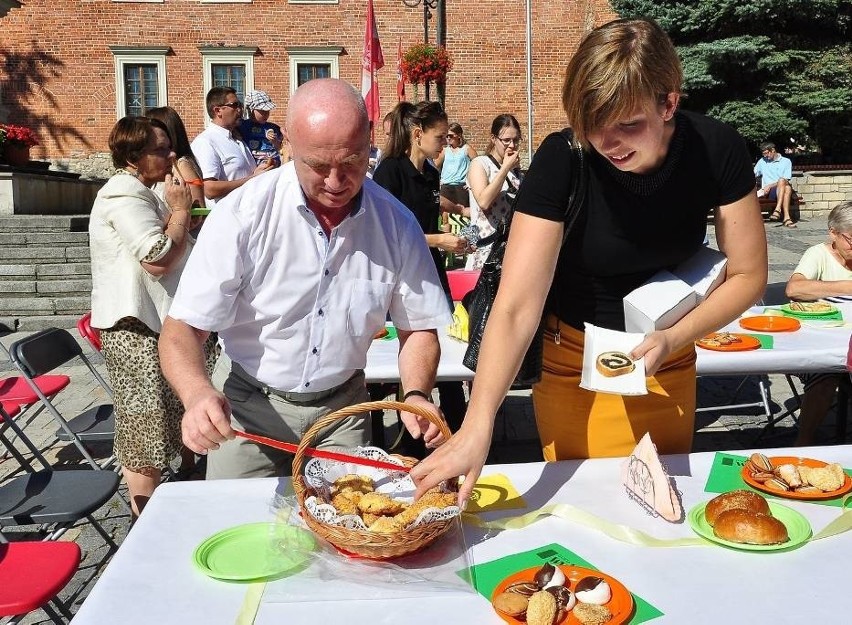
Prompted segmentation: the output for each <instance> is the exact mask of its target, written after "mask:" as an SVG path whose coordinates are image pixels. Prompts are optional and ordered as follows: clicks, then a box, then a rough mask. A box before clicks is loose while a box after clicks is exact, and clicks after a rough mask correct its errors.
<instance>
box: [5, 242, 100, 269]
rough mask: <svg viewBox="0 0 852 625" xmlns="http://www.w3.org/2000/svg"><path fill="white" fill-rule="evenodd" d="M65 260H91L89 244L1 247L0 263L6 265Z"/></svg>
mask: <svg viewBox="0 0 852 625" xmlns="http://www.w3.org/2000/svg"><path fill="white" fill-rule="evenodd" d="M63 261H71V262H89V246H88V245H87V246H86V247H65V246H59V247H55V246H47V245H27V246H15V247H0V264H4V265H39V264H59V263H62V262H63Z"/></svg>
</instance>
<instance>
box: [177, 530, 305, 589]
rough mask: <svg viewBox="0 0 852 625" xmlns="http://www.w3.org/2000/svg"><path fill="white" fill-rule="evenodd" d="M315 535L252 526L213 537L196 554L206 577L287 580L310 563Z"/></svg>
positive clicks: (241, 579) (195, 561) (196, 550)
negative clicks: (285, 578)
mask: <svg viewBox="0 0 852 625" xmlns="http://www.w3.org/2000/svg"><path fill="white" fill-rule="evenodd" d="M315 547H316V541H315V540H314V536H313V534H311V533H310V532H309V531H308V530H304V529H301V528H298V527H293V526H292V525H285V524H283V523H249V524H247V525H238V526H236V527H231V528H229V529H226V530H222V531H221V532H217V533H216V534H213V535H212V536H210V537H209V538H207V539H206V540H204V542H202V543H201V544H200V545H198V547H196V549H195V552H194V553H193V554H192V560H193V562H194V563H195V565H196V566H197V567H198V568H199V569H200V570H201V572H202V573H204V574H205V575H209V576H210V577H214V578H216V579H223V580H229V581H252V582H254V581H261V580H267V579H274V578H278V577H283V576H284V575H285V574H287V573H289V572H290V571H293V570H294V569H298V568H299V567H301V566H302V565H304V564H306V563H307V562H308V560H309V559H310V553H311V551H313V550H314V548H315Z"/></svg>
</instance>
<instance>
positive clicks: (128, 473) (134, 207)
mask: <svg viewBox="0 0 852 625" xmlns="http://www.w3.org/2000/svg"><path fill="white" fill-rule="evenodd" d="M109 146H110V151H111V153H112V160H113V164H114V165H115V167H116V168H117V169H118V173H116V174H115V175H114V176H113V177H112V178H110V179H109V180H108V181H107V183H106V184H105V185H104V186H103V188H102V189H101V190H100V191H99V192H98V195H97V198H96V199H95V203H94V205H93V206H92V213H91V217H90V221H89V244H90V247H91V260H92V326H93V327H95V328H98V329H100V332H101V342H102V344H103V354H104V359H105V360H106V366H107V371H108V372H109V375H110V379H111V381H112V385H113V388H114V391H115V414H116V426H115V430H116V431H115V443H114V451H115V454H116V457H117V458H118V461H119V462H120V463H121V465H122V470H123V472H124V478H125V480H126V482H127V487H128V490H129V492H130V497H131V505H132V508H133V513H134V515H138V514H139V513H140V512H141V511H142V508H143V507H144V506H145V503H146V502H147V501H148V499H149V498H150V496H151V494H152V493H153V492H154V488H155V487H156V486H157V484H158V483H159V482H160V478H161V474H162V469H163V468H165V467H167V466H169V464H170V462H171V461H172V460H173V459H174V458H175V457H176V456H177V455H178V454H179V453H180V451H181V447H182V445H181V436H180V419H181V416H182V414H183V408H182V406H181V404H180V402H179V401H178V399H177V398H176V397H175V395H174V393H172V390H171V388H170V387H169V385H168V383H167V382H166V381H165V379H164V378H163V375H162V372H161V371H160V364H159V359H158V356H157V339H158V337H159V332H160V328H161V326H162V321H163V319H164V318H165V316H166V314H167V313H168V311H169V306H170V305H171V301H172V297H173V296H174V293H175V290H176V289H177V284H178V281H179V280H180V274H181V271H182V270H183V267H184V265H185V263H186V259H187V257H188V256H189V253H190V250H191V249H192V244H193V243H194V239H193V238H192V237H191V236H190V234H189V230H190V228H192V227H193V225H194V224H193V223H191V219H192V218H191V215H190V209H191V205H192V196H191V194H190V190H189V188H188V187H187V186H186V183H185V182H184V180H183V179H182V178H181V176H180V174H177V173H176V174H175V176H174V177H173V176H172V170H173V165H174V158H175V155H174V152H173V151H172V146H171V142H170V140H169V135H168V132H167V130H166V127H165V126H164V125H163V123H162V122H160V121H158V120H150V119H147V118H144V117H125V118H123V119H121V120H119V121H118V122H117V123H116V125H115V127H114V128H113V129H112V132H111V133H110V137H109ZM158 182H165V186H164V192H163V194H162V199H161V197H160V196H158V195H157V194H155V193H154V191H152V189H151V187H153V186H154V185H155V184H157V183H158ZM213 352H214V344H210V345H208V350H207V354H208V361H210V363H209V364H210V366H211V367H212V359H213Z"/></svg>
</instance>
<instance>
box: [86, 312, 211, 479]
mask: <svg viewBox="0 0 852 625" xmlns="http://www.w3.org/2000/svg"><path fill="white" fill-rule="evenodd" d="M159 336H160V335H159V334H157V333H156V332H154V331H153V330H151V329H150V328H149V327H148V326H146V325H145V324H144V323H142V322H141V321H139V320H138V319H136V318H134V317H124V318H123V319H120V320H119V321H118V322H117V323H116V324H115V325H114V326H113V327H112V328H109V329H107V330H101V344H102V345H103V355H104V360H105V361H106V368H107V372H108V373H109V377H110V382H111V383H112V388H113V393H114V395H115V398H114V405H115V442H114V443H113V448H114V452H115V455H116V458H117V459H118V462H119V463H121V465H122V466H124V467H127V468H128V469H130V470H138V469H144V468H148V467H153V468H158V469H163V468H165V467H167V466H168V465H169V463H170V462H171V461H172V460H173V459H174V458H175V457H176V456H177V455H178V454H179V453H180V450H181V446H182V443H181V433H180V421H181V417H182V416H183V406H182V405H181V403H180V400H179V399H178V398H177V396H176V395H175V393H174V391H172V389H171V387H170V386H169V383H168V382H166V379H165V378H164V377H163V372H162V370H161V369H160V359H159V355H158V353H157V339H158V338H159ZM218 352H219V350H218V347H217V345H216V335H215V334H211V335H210V337H209V338H208V339H207V342H206V343H205V344H204V355H205V358H206V365H207V374H208V375H212V374H213V366H214V364H215V362H216V357H217V356H218Z"/></svg>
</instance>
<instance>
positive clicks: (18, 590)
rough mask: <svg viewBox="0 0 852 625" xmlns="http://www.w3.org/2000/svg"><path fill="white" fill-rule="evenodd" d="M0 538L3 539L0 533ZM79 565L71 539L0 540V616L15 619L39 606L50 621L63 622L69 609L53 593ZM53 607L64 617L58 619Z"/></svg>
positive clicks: (75, 546)
mask: <svg viewBox="0 0 852 625" xmlns="http://www.w3.org/2000/svg"><path fill="white" fill-rule="evenodd" d="M0 540H2V541H5V539H3V538H2V536H0ZM79 566H80V547H79V546H77V543H75V542H65V541H61V542H37V541H20V542H14V543H9V542H3V543H2V544H0V616H11V617H13V618H12V619H11V620H10V621H8V622H9V623H17V622H19V621H20V620H21V619H22V618H23V617H24V616H26V615H27V614H28V613H30V612H33V611H34V610H38V609H39V608H41V609H42V610H43V611H44V613H45V614H46V615H47V616H48V617H49V618H50V619H51V620H52V621H53V622H54V623H58V624H61V623H65V622H66V620H67V619H70V618H71V616H72V615H71V611H70V610H69V609H68V607H67V606H65V605H63V604H62V603H61V602H60V601H59V600H58V599H57V595H58V594H59V593H60V592H61V591H62V589H63V588H65V586H66V585H67V584H68V582H69V581H71V578H72V577H74V573H76V572H77V568H78V567H79ZM51 606H53V607H51ZM54 607H55V608H56V610H54V609H53V608H54ZM57 610H58V611H59V613H61V614H62V615H63V616H65V617H66V618H65V619H62V618H61V617H60V615H59V614H58V613H57Z"/></svg>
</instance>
